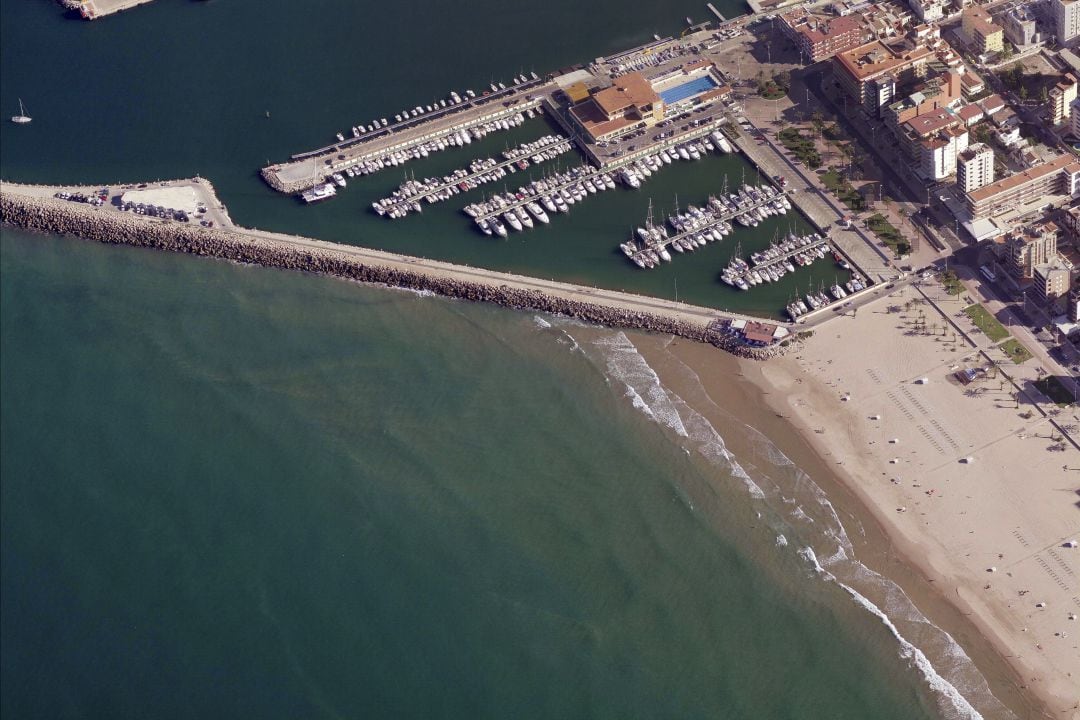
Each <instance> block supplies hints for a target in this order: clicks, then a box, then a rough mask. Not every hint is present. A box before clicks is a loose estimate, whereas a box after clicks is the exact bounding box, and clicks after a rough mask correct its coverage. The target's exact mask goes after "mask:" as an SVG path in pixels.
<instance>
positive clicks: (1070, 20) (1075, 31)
mask: <svg viewBox="0 0 1080 720" xmlns="http://www.w3.org/2000/svg"><path fill="white" fill-rule="evenodd" d="M1050 16H1051V17H1052V18H1053V19H1054V34H1055V35H1057V41H1058V45H1067V44H1069V43H1071V42H1072V41H1073V40H1075V39H1076V37H1077V36H1080V0H1050Z"/></svg>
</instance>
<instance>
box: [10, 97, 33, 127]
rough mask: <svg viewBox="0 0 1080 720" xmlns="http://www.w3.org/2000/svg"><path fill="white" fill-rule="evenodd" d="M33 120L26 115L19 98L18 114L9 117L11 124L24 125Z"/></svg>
mask: <svg viewBox="0 0 1080 720" xmlns="http://www.w3.org/2000/svg"><path fill="white" fill-rule="evenodd" d="M32 119H33V118H31V117H30V116H29V115H27V114H26V108H24V107H23V104H22V98H19V114H18V115H12V116H11V122H13V123H18V124H19V125H25V124H26V123H28V122H30V121H31V120H32Z"/></svg>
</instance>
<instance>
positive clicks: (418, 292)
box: [357, 281, 438, 298]
mask: <svg viewBox="0 0 1080 720" xmlns="http://www.w3.org/2000/svg"><path fill="white" fill-rule="evenodd" d="M357 282H359V281H357ZM361 284H363V283H361ZM386 287H387V289H388V290H394V291H396V292H403V293H409V294H410V295H416V296H418V297H424V298H428V297H438V295H437V294H436V293H433V292H432V291H431V290H418V289H416V288H407V287H396V286H393V285H387V286H386Z"/></svg>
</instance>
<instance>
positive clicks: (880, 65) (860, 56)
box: [836, 40, 931, 80]
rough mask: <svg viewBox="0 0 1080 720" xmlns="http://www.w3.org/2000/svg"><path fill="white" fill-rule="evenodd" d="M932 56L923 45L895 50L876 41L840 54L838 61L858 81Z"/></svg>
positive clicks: (837, 57)
mask: <svg viewBox="0 0 1080 720" xmlns="http://www.w3.org/2000/svg"><path fill="white" fill-rule="evenodd" d="M930 55H931V51H930V49H929V48H927V47H926V46H923V45H919V46H916V47H914V48H910V49H903V48H896V49H894V48H893V47H891V46H890V45H886V44H885V43H883V42H881V41H880V40H874V41H873V42H869V43H867V44H865V45H860V46H859V47H857V48H852V49H851V50H848V51H847V52H842V53H839V54H838V55H837V56H836V60H837V62H839V63H840V64H841V65H842V66H843V68H844V69H845V70H846V71H847V72H848V73H850V74H851V75H852V76H853V77H854V78H855V79H856V80H866V79H868V78H871V77H875V76H877V75H880V74H881V73H885V72H888V71H890V70H895V69H898V68H902V67H906V66H908V65H911V64H913V63H916V62H918V61H920V60H924V59H926V58H928V57H929V56H930Z"/></svg>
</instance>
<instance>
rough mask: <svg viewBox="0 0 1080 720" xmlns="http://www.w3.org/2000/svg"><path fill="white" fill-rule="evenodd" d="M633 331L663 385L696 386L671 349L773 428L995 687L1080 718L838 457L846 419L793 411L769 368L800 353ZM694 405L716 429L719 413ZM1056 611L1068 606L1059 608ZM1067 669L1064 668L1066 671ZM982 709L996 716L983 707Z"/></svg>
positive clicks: (1001, 694)
mask: <svg viewBox="0 0 1080 720" xmlns="http://www.w3.org/2000/svg"><path fill="white" fill-rule="evenodd" d="M632 339H633V341H634V343H635V345H637V346H638V348H639V350H640V351H641V352H642V354H643V355H644V356H645V358H646V359H647V361H648V362H649V363H650V365H652V366H653V367H654V368H655V369H656V371H657V373H658V374H659V376H660V378H661V381H662V383H663V384H664V385H665V387H668V388H670V389H671V390H672V391H674V392H675V393H676V394H679V395H680V396H682V397H684V399H685V398H686V397H687V395H686V394H684V393H689V394H692V393H693V389H692V388H691V387H690V384H689V383H687V382H686V381H685V379H683V378H680V377H679V373H676V372H671V371H670V368H669V369H665V363H666V362H668V361H667V360H665V354H666V353H670V354H671V355H673V356H675V357H676V358H678V360H679V361H681V362H682V363H685V365H686V366H688V367H689V368H691V369H693V370H694V371H695V372H696V373H697V374H698V376H699V377H700V381H701V384H702V385H703V386H704V388H705V390H706V392H707V393H708V395H709V396H710V398H711V400H712V402H715V403H716V404H717V405H718V406H720V407H730V408H735V409H736V410H735V411H734V414H736V415H737V417H738V418H739V419H740V420H741V421H743V422H745V423H747V424H748V425H750V426H752V427H753V428H755V429H756V430H758V431H760V432H761V433H763V434H764V435H765V436H767V437H768V438H769V439H770V440H771V441H772V442H773V443H774V444H775V445H776V446H777V447H778V448H779V449H780V450H781V451H782V452H783V453H784V454H785V455H787V457H788V458H790V459H791V460H792V461H793V462H794V463H795V464H796V465H797V466H798V467H799V468H801V469H802V470H804V471H805V472H806V473H807V474H809V475H810V477H811V478H812V479H813V481H814V482H815V483H816V484H817V485H818V486H820V487H821V489H822V490H823V491H824V492H825V494H826V496H827V497H828V499H829V501H830V502H831V503H832V504H833V505H834V507H835V509H836V512H837V514H838V515H839V517H840V518H841V520H842V522H843V523H844V525H845V526H846V527H847V526H854V527H858V528H859V530H860V531H861V532H859V533H854V532H851V533H849V535H850V537H851V540H852V544H853V545H854V548H855V551H856V553H857V558H858V560H859V561H860V562H862V563H863V564H864V565H866V566H867V567H869V568H870V569H872V570H874V571H876V572H878V573H880V574H881V575H883V576H885V577H887V578H888V579H890V580H892V581H893V582H895V583H896V584H897V585H899V586H900V587H901V588H902V589H903V591H904V592H905V593H906V594H907V595H908V596H909V597H910V599H911V600H912V602H914V604H915V605H916V606H917V607H918V609H919V610H920V611H921V612H922V613H923V614H924V615H925V616H926V617H927V618H928V619H929V620H930V621H931V622H932V623H933V624H934V625H936V626H938V627H939V628H941V629H943V630H944V631H946V632H948V633H949V634H950V635H951V636H952V637H953V638H954V639H955V640H956V641H957V642H958V643H959V644H960V645H961V647H962V648H963V649H964V651H965V652H966V653H967V655H968V657H969V658H970V659H971V660H972V662H973V663H974V664H975V666H976V667H977V668H978V670H979V672H980V673H981V674H982V676H983V677H984V678H985V680H986V682H987V683H988V685H989V687H990V690H991V691H992V693H993V695H994V696H995V697H996V698H997V699H998V700H1000V701H1001V702H1002V703H1004V704H1005V705H1006V706H1007V707H1008V708H1009V710H1011V711H1012V712H1013V713H1015V714H1016V716H1017V717H1020V718H1050V717H1054V718H1061V717H1077V715H1076V714H1075V713H1076V710H1075V709H1074V708H1073V705H1074V703H1075V700H1074V699H1073V698H1071V697H1068V696H1067V692H1068V691H1067V690H1064V691H1063V690H1062V685H1061V684H1060V683H1058V684H1056V685H1054V686H1053V687H1049V686H1048V684H1047V683H1044V682H1032V681H1031V680H1032V674H1033V673H1036V674H1037V675H1038V676H1043V675H1045V674H1046V673H1047V672H1049V671H1050V670H1052V667H1048V665H1047V658H1037V657H1036V658H1032V659H1035V660H1042V662H1041V663H1040V662H1036V663H1034V664H1031V663H1029V662H1026V661H1021V660H1019V659H1018V658H1017V654H1018V650H1017V648H1016V647H1015V643H1012V644H1010V643H1008V642H1007V641H1006V640H1005V639H1004V638H1002V637H1001V636H1000V634H999V633H998V632H997V631H996V630H995V629H994V628H993V627H992V626H991V624H990V623H988V622H987V621H986V614H988V613H990V614H995V613H998V612H999V611H1000V608H996V607H994V606H992V605H989V604H986V605H974V604H972V603H970V602H969V601H968V599H967V598H966V597H965V595H963V594H962V591H961V592H957V591H956V583H954V582H953V578H950V577H948V576H947V575H945V574H943V572H942V568H940V567H937V566H936V565H935V564H934V563H932V562H930V561H929V560H928V559H927V552H926V550H925V548H924V547H922V546H921V544H920V543H919V542H917V541H912V539H911V538H910V537H909V536H908V535H906V534H905V533H903V532H901V531H900V530H899V529H898V528H897V527H896V526H895V525H894V524H893V523H892V522H890V521H892V520H893V518H892V517H891V516H890V515H889V513H890V512H894V510H893V508H891V507H886V506H884V505H883V504H882V502H881V499H880V498H875V497H873V496H871V495H869V494H867V493H866V492H864V491H863V490H862V487H861V486H862V485H863V484H864V483H865V480H864V479H863V478H862V477H861V476H860V475H859V474H858V471H857V470H855V468H854V466H853V465H844V464H838V461H837V460H836V458H837V457H839V456H840V455H841V454H843V452H844V450H843V449H842V448H839V447H836V443H835V440H836V438H837V437H838V436H840V435H842V434H844V433H845V432H846V426H845V419H844V418H842V417H839V416H836V415H833V416H832V420H833V422H832V423H831V424H830V425H827V426H826V428H825V432H824V433H817V432H815V427H812V426H811V425H810V424H808V423H807V422H806V421H805V419H801V418H799V417H798V416H797V415H796V414H795V413H794V412H793V410H792V407H791V404H790V403H791V398H790V397H789V395H788V393H787V390H786V389H785V388H783V387H781V386H780V385H779V384H778V383H776V381H775V380H774V379H772V378H770V377H769V376H768V373H769V369H770V368H772V367H773V366H774V365H775V364H776V363H783V364H786V365H788V366H789V369H790V368H796V369H797V368H798V367H799V361H798V360H797V359H796V358H784V359H780V360H773V361H770V362H769V363H764V364H762V363H755V362H749V361H745V360H739V359H736V358H731V357H728V356H725V355H724V354H723V353H718V352H715V351H714V350H713V349H712V348H709V347H707V346H703V345H697V344H694V343H687V342H682V341H679V340H677V339H674V338H670V337H669V338H664V339H658V338H656V337H653V336H644V335H635V336H634V337H633V338H632ZM805 382H806V383H810V382H811V380H810V379H806V380H805ZM688 402H689V401H688ZM691 405H692V406H694V407H695V409H696V410H697V411H698V412H701V413H702V414H703V415H705V416H706V417H707V418H709V419H710V421H712V422H713V424H714V425H717V427H719V424H718V422H717V420H718V418H716V417H715V413H710V411H709V409H708V408H706V407H699V406H697V405H694V403H691ZM710 414H712V415H714V417H710ZM818 420H819V422H818V423H817V425H818V427H817V428H816V429H819V430H820V429H822V428H821V427H820V425H824V424H825V423H824V422H820V418H818ZM724 439H725V442H728V444H729V448H730V449H731V451H732V452H733V453H734V454H735V456H736V458H745V457H748V456H749V455H751V454H752V453H753V452H754V450H753V448H751V447H749V446H748V445H746V444H745V443H740V441H739V439H738V438H730V442H729V438H728V437H727V436H726V435H725V437H724ZM845 459H846V458H845ZM1058 609H1059V611H1063V610H1064V608H1062V607H1060V606H1059V607H1058ZM1078 632H1080V631H1078ZM934 660H935V658H931V661H932V662H933V661H934ZM1050 662H1053V661H1050ZM1064 672H1067V671H1063V672H1062V674H1063V675H1064ZM1066 682H1068V681H1066ZM984 717H993V715H989V714H984Z"/></svg>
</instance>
